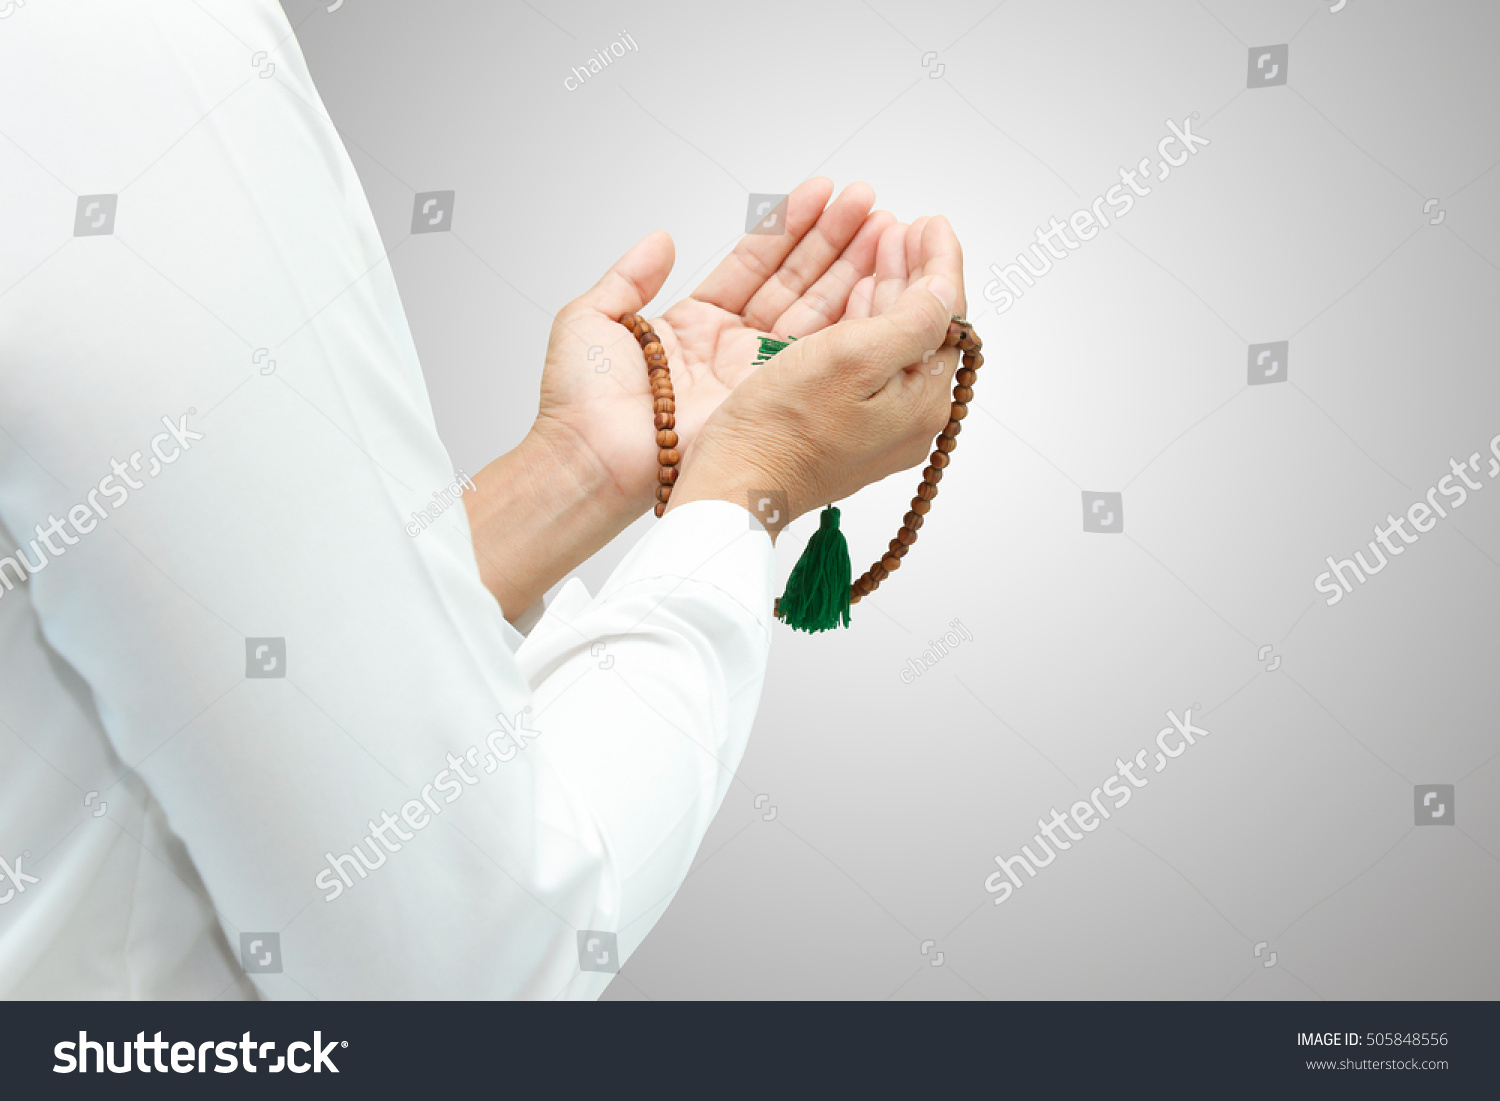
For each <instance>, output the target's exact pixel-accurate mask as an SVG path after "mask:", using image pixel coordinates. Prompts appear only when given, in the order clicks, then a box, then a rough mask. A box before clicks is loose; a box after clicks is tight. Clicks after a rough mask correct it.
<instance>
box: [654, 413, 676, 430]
mask: <svg viewBox="0 0 1500 1101" xmlns="http://www.w3.org/2000/svg"><path fill="white" fill-rule="evenodd" d="M651 422H652V423H653V424H654V425H656V427H657V428H658V429H662V428H676V427H677V418H676V417H675V416H674V415H673V414H671V413H658V414H656V416H654V417H652V418H651Z"/></svg>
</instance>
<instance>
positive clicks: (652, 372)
mask: <svg viewBox="0 0 1500 1101" xmlns="http://www.w3.org/2000/svg"><path fill="white" fill-rule="evenodd" d="M646 377H647V378H648V379H650V380H651V381H652V382H655V381H656V380H657V379H664V380H665V381H667V382H671V381H672V372H671V371H669V370H667V369H666V368H665V367H648V368H647V369H646Z"/></svg>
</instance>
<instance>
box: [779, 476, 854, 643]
mask: <svg viewBox="0 0 1500 1101" xmlns="http://www.w3.org/2000/svg"><path fill="white" fill-rule="evenodd" d="M853 576H854V575H853V571H852V569H851V568H850V565H849V544H848V543H847V542H846V541H845V539H844V533H843V532H841V531H840V530H839V510H838V509H836V508H834V507H833V506H832V505H829V506H828V507H827V508H825V509H824V510H823V512H822V514H821V515H820V516H819V517H818V530H817V531H815V532H813V537H812V538H811V539H809V540H808V541H807V549H806V550H804V551H803V552H802V557H801V558H799V559H797V564H796V565H795V566H793V567H792V574H791V576H790V577H788V578H787V579H786V592H784V593H782V594H781V599H780V600H778V601H777V602H776V618H777V619H779V620H781V621H782V622H783V623H785V624H786V625H787V626H788V627H791V628H792V629H793V630H797V631H806V632H808V633H809V634H812V633H813V632H816V631H828V630H832V629H833V628H834V627H847V626H849V589H850V585H851V584H852V582H853Z"/></svg>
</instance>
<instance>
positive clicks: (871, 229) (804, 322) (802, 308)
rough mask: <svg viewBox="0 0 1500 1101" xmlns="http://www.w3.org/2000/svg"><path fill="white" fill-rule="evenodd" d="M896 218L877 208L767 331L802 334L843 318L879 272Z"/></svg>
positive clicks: (800, 335)
mask: <svg viewBox="0 0 1500 1101" xmlns="http://www.w3.org/2000/svg"><path fill="white" fill-rule="evenodd" d="M895 220H896V216H895V215H894V214H892V213H891V212H890V211H888V210H877V211H875V213H873V214H871V215H870V216H869V217H867V218H866V219H865V222H864V225H862V226H860V227H859V232H858V233H856V234H855V235H854V240H852V241H850V242H849V245H848V247H847V248H845V249H844V251H843V253H842V254H841V255H840V256H839V258H838V259H837V260H835V261H834V262H833V263H832V265H830V266H829V268H828V270H827V271H826V272H824V273H823V277H822V278H821V279H819V280H818V281H817V282H816V283H814V284H813V285H812V286H811V287H808V288H807V290H806V291H805V292H804V293H803V295H802V297H800V298H798V299H797V300H796V301H795V302H793V303H792V304H791V306H790V307H789V308H788V309H787V310H786V312H784V313H783V314H782V315H781V316H780V317H778V318H777V319H776V320H775V321H774V322H773V323H772V324H771V325H770V326H769V327H768V328H767V331H768V332H773V333H793V334H795V335H797V336H799V337H802V336H806V335H807V334H808V333H815V332H817V331H818V330H819V329H824V328H827V327H828V326H829V325H832V324H833V323H834V322H835V321H837V320H838V319H839V318H840V317H843V316H844V308H845V307H846V306H847V305H848V302H849V295H850V293H851V292H853V290H854V288H855V286H856V285H857V284H858V283H859V281H860V280H861V279H863V278H864V277H865V276H867V275H870V274H871V273H873V272H874V271H875V249H876V247H877V246H878V245H879V244H880V235H881V234H882V233H883V232H885V227H886V226H888V225H890V224H891V223H892V222H894V221H895Z"/></svg>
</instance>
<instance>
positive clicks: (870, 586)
mask: <svg viewBox="0 0 1500 1101" xmlns="http://www.w3.org/2000/svg"><path fill="white" fill-rule="evenodd" d="M854 587H855V589H857V590H858V591H859V594H860V595H861V596H868V595H869V594H870V593H872V592H873V591H874V590H875V582H873V581H871V580H870V579H869V578H868V577H861V578H860V579H859V580H858V581H856V582H855V583H854Z"/></svg>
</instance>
